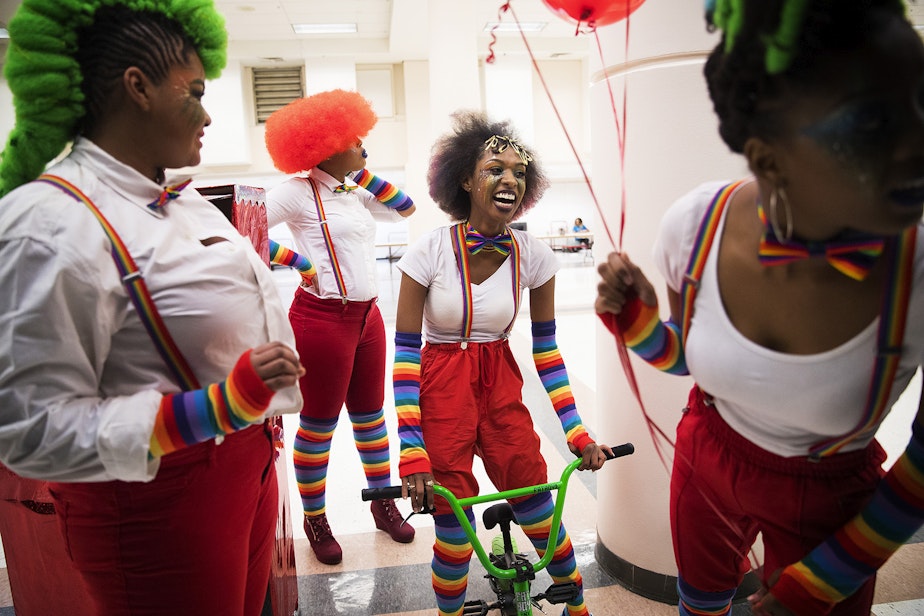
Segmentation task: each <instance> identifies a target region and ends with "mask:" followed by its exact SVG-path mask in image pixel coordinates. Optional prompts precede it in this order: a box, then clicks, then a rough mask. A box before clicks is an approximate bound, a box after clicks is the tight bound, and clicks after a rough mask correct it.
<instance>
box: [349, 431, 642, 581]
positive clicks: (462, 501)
mask: <svg viewBox="0 0 924 616" xmlns="http://www.w3.org/2000/svg"><path fill="white" fill-rule="evenodd" d="M611 449H612V451H613V455H612V457H611V456H607V460H612V459H615V458H621V457H623V456H627V455H630V454H632V453H634V452H635V447H634V446H633V445H632V443H624V444H622V445H617V446H616V447H611ZM583 461H584V460H583V458H577V459H575V460H573V461H572V462H571V463H569V464H568V465H567V466H566V467H565V468H564V470H563V471H562V474H561V479H560V480H558V481H553V482H549V483H544V484H540V485H534V486H526V487H523V488H516V489H514V490H505V491H503V492H496V493H494V494H484V495H480V496H471V497H468V498H456V496H455V495H454V494H453V493H452V492H450V491H449V490H447V489H446V488H444V487H443V486H441V485H438V484H437V485H434V486H433V488H432V490H433V493H434V494H435V495H436V496H441V497H442V498H444V499H446V502H447V503H448V504H449V507H450V508H451V509H452V512H453V514H454V515H455V516H456V519H457V520H459V523H460V524H461V525H462V530H463V531H464V532H465V535H466V537H467V538H468V540H469V543H471V545H472V549H473V550H474V551H475V554H476V555H477V556H478V560H480V561H481V564H482V565H484V567H485V569H486V570H487V571H488V573H489V574H491V575H493V576H494V577H496V578H499V579H513V578H514V577H515V576H516V575H517V572H516V571H515V570H513V569H499V568H498V567H496V566H495V565H494V564H493V563H491V559H490V558H488V555H487V553H486V552H485V550H484V547H483V546H482V545H481V542H480V541H479V540H478V536H477V535H476V534H475V530H474V528H473V527H472V524H471V523H470V522H469V521H468V517H467V516H466V515H465V511H464V508H466V507H471V506H472V505H477V504H480V503H488V502H491V501H499V500H509V499H511V498H518V497H521V496H530V495H532V494H538V493H540V492H552V491H555V490H557V491H558V493H557V495H556V498H555V508H554V513H553V515H552V523H551V525H550V527H549V537H548V541H549V544H550V545H551V544H552V542H553V540H554V537H556V536H557V535H558V529H559V527H560V524H561V514H562V510H563V509H564V504H565V494H566V492H567V489H568V481H569V479H570V478H571V474H572V473H573V472H574V471H575V470H576V469H577V468H578V467H579V466H580V465H581V464H582V463H583ZM400 496H401V486H389V487H386V488H367V489H365V490H363V492H362V498H363V500H364V501H369V500H377V499H382V498H400ZM430 513H432V512H430ZM553 554H554V550H546V552H545V555H544V556H543V557H542V558H541V559H540V560H539V562H538V563H535V564H532V565H531V566H532V568H533V571H540V570H542V569H544V568H545V567H546V566H547V565H548V564H549V562H550V561H551V560H552V556H553Z"/></svg>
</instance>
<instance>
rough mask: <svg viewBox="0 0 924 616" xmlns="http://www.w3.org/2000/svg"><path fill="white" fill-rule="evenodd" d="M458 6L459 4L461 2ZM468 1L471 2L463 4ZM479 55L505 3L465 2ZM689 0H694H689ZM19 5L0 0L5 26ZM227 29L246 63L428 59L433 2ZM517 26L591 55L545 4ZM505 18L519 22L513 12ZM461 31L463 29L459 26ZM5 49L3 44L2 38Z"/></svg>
mask: <svg viewBox="0 0 924 616" xmlns="http://www.w3.org/2000/svg"><path fill="white" fill-rule="evenodd" d="M456 1H458V0H456ZM462 1H463V2H464V1H466V0H462ZM467 1H468V2H469V6H471V7H472V9H471V15H472V18H471V22H470V23H468V24H466V25H465V26H464V27H466V28H467V29H468V30H470V31H471V32H472V33H473V35H474V36H476V37H477V46H478V52H479V54H480V55H481V57H484V56H486V55H487V54H488V51H489V49H488V45H489V44H490V42H491V37H490V34H488V33H485V32H483V30H484V27H485V24H487V23H488V22H495V21H498V10H499V9H500V7H501V6H502V5H503V4H504V2H503V0H467ZM683 1H688V0H683ZM19 4H20V2H19V0H0V27H5V25H6V24H7V23H8V22H9V20H10V17H11V16H12V15H13V13H14V12H15V10H16V7H18V6H19ZM215 4H216V6H217V7H218V10H219V11H220V12H221V13H222V14H223V15H224V17H225V22H226V25H227V28H228V35H229V45H228V55H229V58H231V59H237V60H241V61H242V62H244V63H245V64H247V65H257V66H267V65H274V64H281V63H288V64H292V63H301V62H303V60H304V58H310V57H324V56H344V57H350V58H353V59H354V60H355V62H357V63H360V64H375V63H394V62H401V61H404V60H420V59H426V58H427V57H428V55H429V53H428V47H429V45H430V37H429V35H428V32H427V24H428V19H429V16H428V4H429V2H428V0H215ZM510 4H511V6H512V7H513V11H514V12H515V14H516V18H517V20H518V21H519V22H532V21H541V22H545V23H546V26H545V28H544V29H543V30H542V31H541V32H529V33H528V34H527V35H526V36H527V38H528V40H529V43H530V46H531V47H532V49H533V52H534V54H535V55H536V57H537V58H575V57H580V56H583V55H585V54H586V53H587V39H586V37H578V36H575V25H574V24H573V23H569V22H567V21H566V20H564V19H562V18H560V17H558V16H557V15H556V14H555V13H553V12H552V10H551V9H549V8H548V7H547V6H546V5H545V4H544V3H543V2H542V1H541V0H519V1H518V2H511V3H510ZM502 21H504V22H510V23H513V17H512V15H511V13H510V12H507V13H505V14H504V16H503V18H502ZM296 23H321V24H323V23H355V24H357V32H356V33H355V34H324V35H305V34H295V33H294V31H293V30H292V24H296ZM460 27H461V26H460ZM497 37H498V42H497V44H496V45H495V47H494V50H495V52H496V53H498V55H502V54H507V53H524V54H525V53H526V50H525V47H524V45H523V42H522V39H521V38H520V35H519V34H518V33H498V34H497ZM0 45H3V47H5V44H4V43H3V42H2V41H0Z"/></svg>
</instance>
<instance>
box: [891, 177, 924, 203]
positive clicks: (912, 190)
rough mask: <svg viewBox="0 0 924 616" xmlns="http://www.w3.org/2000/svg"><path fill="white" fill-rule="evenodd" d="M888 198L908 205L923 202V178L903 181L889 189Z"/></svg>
mask: <svg viewBox="0 0 924 616" xmlns="http://www.w3.org/2000/svg"><path fill="white" fill-rule="evenodd" d="M889 198H890V199H891V200H892V201H893V202H895V203H898V204H899V205H905V206H909V207H913V206H920V205H921V204H922V203H924V178H919V179H917V180H912V181H910V182H905V183H904V184H902V185H900V186H897V187H895V188H893V189H892V190H890V191H889Z"/></svg>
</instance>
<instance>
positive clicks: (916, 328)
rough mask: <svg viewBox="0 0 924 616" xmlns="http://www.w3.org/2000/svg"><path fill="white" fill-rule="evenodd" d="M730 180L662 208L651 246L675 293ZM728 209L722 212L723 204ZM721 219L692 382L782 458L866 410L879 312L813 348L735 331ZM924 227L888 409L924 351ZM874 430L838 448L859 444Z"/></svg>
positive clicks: (691, 355)
mask: <svg viewBox="0 0 924 616" xmlns="http://www.w3.org/2000/svg"><path fill="white" fill-rule="evenodd" d="M725 184H727V182H710V183H707V184H703V185H701V186H699V187H697V188H696V189H694V190H693V191H691V192H690V193H688V194H686V195H685V196H683V197H681V198H680V199H679V200H678V201H677V202H676V203H674V204H673V205H672V206H671V208H670V209H669V210H668V212H667V213H666V214H665V216H664V218H663V220H662V223H661V231H660V235H659V237H658V239H657V242H656V244H655V247H654V255H655V261H656V263H657V265H658V267H659V269H660V270H661V273H662V275H663V276H664V278H665V280H666V281H667V284H668V286H669V287H670V288H671V289H673V290H675V291H677V292H680V289H681V286H682V282H683V275H684V273H685V272H686V267H687V261H688V260H689V256H690V252H691V251H692V249H693V241H694V239H695V235H696V231H697V229H698V227H699V223H700V221H701V220H702V217H703V215H704V213H705V211H706V209H707V207H708V206H709V203H710V202H711V200H712V198H713V197H714V196H715V194H716V192H717V191H718V190H719V189H720V188H721V187H722V186H724V185H725ZM726 213H727V210H726ZM724 226H725V217H724V215H723V218H722V220H721V222H720V226H719V229H718V231H717V233H716V236H715V241H714V244H713V246H712V249H711V250H710V251H709V256H708V258H707V261H706V266H705V270H704V271H703V278H702V281H701V282H700V288H699V290H698V292H697V294H696V300H695V304H694V310H693V319H692V321H691V324H690V332H689V335H688V338H687V343H686V347H685V349H684V350H685V353H686V360H687V366H688V368H689V370H690V374H691V375H692V376H693V378H694V379H696V382H697V383H698V384H699V385H700V386H701V387H702V388H703V390H705V391H707V392H708V393H709V394H710V395H711V396H713V397H714V398H715V403H716V409H717V410H718V412H719V414H720V415H721V416H722V418H723V419H724V420H725V421H726V422H727V423H728V425H729V426H731V427H732V428H733V429H734V430H735V431H736V432H738V433H739V434H741V435H742V436H744V437H745V438H747V439H748V440H749V441H751V442H753V443H754V444H756V445H758V446H759V447H761V448H763V449H766V450H768V451H771V452H773V453H776V454H778V455H780V456H787V457H788V456H803V455H807V454H808V451H809V449H810V448H811V447H812V446H813V445H816V444H817V443H819V442H821V441H824V440H826V439H828V438H832V437H838V436H842V435H844V434H846V433H848V432H850V431H852V430H853V428H854V427H855V426H856V425H857V424H858V423H859V422H860V420H861V419H862V418H863V415H864V411H865V409H866V406H865V402H866V397H867V392H868V391H869V385H870V377H871V374H872V369H873V362H874V358H875V350H876V335H877V330H878V326H879V319H878V318H876V319H875V320H874V321H873V322H872V323H870V325H869V326H868V327H866V328H865V329H864V330H863V331H862V332H860V333H859V334H858V335H857V336H855V337H854V338H853V339H851V340H848V341H847V342H846V343H844V344H842V345H840V346H838V347H836V348H834V349H831V350H828V351H825V352H823V353H816V354H813V355H790V354H786V353H780V352H777V351H772V350H770V349H767V348H764V347H762V346H760V345H757V344H755V343H754V342H751V341H750V340H748V339H747V338H745V337H744V336H743V335H742V334H741V333H740V332H738V331H737V330H736V329H735V327H734V326H733V325H732V323H731V321H730V320H729V318H728V315H727V314H726V313H725V310H724V308H723V305H722V301H721V296H720V294H719V288H718V278H717V273H716V263H717V261H718V256H717V255H718V254H719V249H720V245H721V238H722V231H723V229H724ZM922 242H924V231H919V233H918V241H917V247H916V253H915V264H914V282H913V285H914V286H913V288H912V297H911V303H910V305H909V311H908V317H907V323H906V330H905V345H904V348H903V351H902V358H901V362H900V367H899V370H898V374H897V375H896V377H895V381H894V384H893V386H892V391H891V397H890V400H889V407H891V405H892V404H894V402H895V400H896V399H898V396H899V395H900V394H901V392H902V391H903V390H904V389H905V387H906V386H907V385H908V382H909V381H910V380H911V378H912V376H914V373H915V371H916V370H917V368H918V366H919V365H920V364H921V360H922V355H924V251H922ZM870 440H872V436H870V437H868V438H865V439H863V438H858V439H856V440H855V441H853V442H851V443H850V444H848V445H847V446H845V447H844V448H843V450H842V451H850V450H854V449H861V448H863V447H865V446H866V445H867V444H868V443H869V441H870Z"/></svg>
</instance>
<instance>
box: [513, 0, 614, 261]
mask: <svg viewBox="0 0 924 616" xmlns="http://www.w3.org/2000/svg"><path fill="white" fill-rule="evenodd" d="M504 7H505V8H504ZM504 7H502V8H504V10H509V11H510V15H511V16H512V17H513V21H514V23H515V24H517V30H519V32H520V38H521V39H523V45H525V46H526V51H527V52H528V53H529V59H530V62H531V63H532V65H533V68H534V69H536V75H537V76H538V77H539V81H540V83H542V89H543V90H545V95H546V97H548V99H549V103H550V104H551V105H552V110H553V111H554V112H555V117H556V118H557V119H558V123H559V125H560V126H561V129H562V133H563V134H564V135H565V139H566V140H567V141H568V147H570V148H571V152H572V154H574V159H575V160H576V161H577V164H578V167H579V168H580V169H581V175H582V176H584V183H585V184H587V189H588V190H589V191H590V198H591V200H592V201H593V202H594V207H595V208H596V209H597V212H598V213H599V214H600V221H601V222H602V223H603V230H604V232H605V233H606V237H607V238H608V239H609V240H610V243H613V234H612V233H611V232H610V228H609V225H607V224H606V217H605V216H604V215H603V208H602V207H600V202H599V200H598V199H597V193H596V192H594V187H593V184H591V182H590V176H588V175H587V170H586V169H585V168H584V163H583V162H582V161H581V155H580V154H578V151H577V147H575V145H574V140H573V139H571V134H570V133H569V132H568V129H567V128H566V127H565V121H564V120H563V119H562V117H561V113H560V112H559V111H558V105H556V104H555V99H554V98H553V97H552V91H551V90H550V89H549V84H548V83H546V81H545V77H544V76H543V74H542V71H541V70H539V63H538V62H537V61H536V56H535V55H533V50H532V48H531V47H530V46H529V41H528V40H527V39H526V34H525V33H524V32H523V29H522V28H520V27H519V26H520V20H519V19H517V14H516V11H514V10H513V5H512V3H510V2H507V3H506V4H505V5H504ZM613 113H614V114H615V113H616V110H615V109H613ZM614 245H615V244H614Z"/></svg>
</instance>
